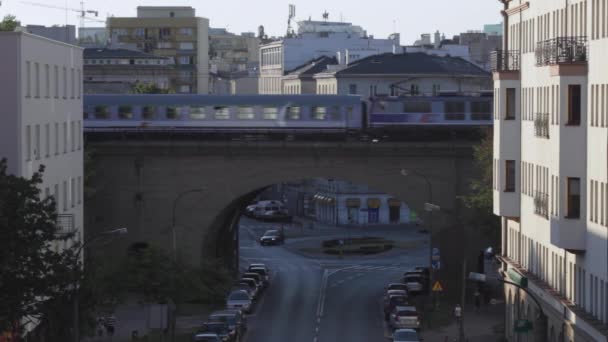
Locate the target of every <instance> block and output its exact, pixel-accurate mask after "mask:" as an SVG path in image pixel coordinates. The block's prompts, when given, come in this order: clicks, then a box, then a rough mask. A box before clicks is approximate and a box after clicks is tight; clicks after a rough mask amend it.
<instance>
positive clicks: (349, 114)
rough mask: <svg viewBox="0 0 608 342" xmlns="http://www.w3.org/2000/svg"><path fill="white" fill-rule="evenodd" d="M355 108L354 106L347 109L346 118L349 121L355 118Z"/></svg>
mask: <svg viewBox="0 0 608 342" xmlns="http://www.w3.org/2000/svg"><path fill="white" fill-rule="evenodd" d="M353 112H354V110H353V107H352V106H348V107H346V117H347V118H348V120H352V119H354V118H353Z"/></svg>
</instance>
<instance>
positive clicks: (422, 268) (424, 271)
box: [414, 266, 431, 278]
mask: <svg viewBox="0 0 608 342" xmlns="http://www.w3.org/2000/svg"><path fill="white" fill-rule="evenodd" d="M414 270H415V271H418V272H422V274H424V275H425V276H426V277H427V278H428V277H429V276H430V274H431V269H430V268H428V267H426V266H416V267H415V268H414Z"/></svg>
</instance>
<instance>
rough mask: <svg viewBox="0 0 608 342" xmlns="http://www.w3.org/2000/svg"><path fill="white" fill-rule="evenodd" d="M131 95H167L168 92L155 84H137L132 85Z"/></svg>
mask: <svg viewBox="0 0 608 342" xmlns="http://www.w3.org/2000/svg"><path fill="white" fill-rule="evenodd" d="M133 94H169V90H168V89H162V88H160V87H159V86H157V85H156V84H155V83H145V82H137V83H135V85H133Z"/></svg>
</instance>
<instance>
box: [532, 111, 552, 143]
mask: <svg viewBox="0 0 608 342" xmlns="http://www.w3.org/2000/svg"><path fill="white" fill-rule="evenodd" d="M534 135H535V136H537V137H539V138H546V139H549V114H541V113H537V114H536V116H535V117H534Z"/></svg>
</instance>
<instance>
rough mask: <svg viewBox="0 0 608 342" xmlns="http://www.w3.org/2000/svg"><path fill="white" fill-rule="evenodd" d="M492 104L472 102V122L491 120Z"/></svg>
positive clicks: (488, 102)
mask: <svg viewBox="0 0 608 342" xmlns="http://www.w3.org/2000/svg"><path fill="white" fill-rule="evenodd" d="M491 116H492V103H491V102H490V101H483V102H482V101H473V102H471V119H472V120H491Z"/></svg>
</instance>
